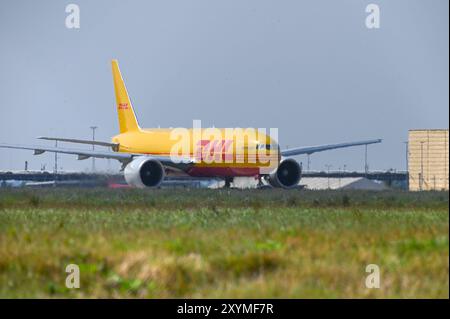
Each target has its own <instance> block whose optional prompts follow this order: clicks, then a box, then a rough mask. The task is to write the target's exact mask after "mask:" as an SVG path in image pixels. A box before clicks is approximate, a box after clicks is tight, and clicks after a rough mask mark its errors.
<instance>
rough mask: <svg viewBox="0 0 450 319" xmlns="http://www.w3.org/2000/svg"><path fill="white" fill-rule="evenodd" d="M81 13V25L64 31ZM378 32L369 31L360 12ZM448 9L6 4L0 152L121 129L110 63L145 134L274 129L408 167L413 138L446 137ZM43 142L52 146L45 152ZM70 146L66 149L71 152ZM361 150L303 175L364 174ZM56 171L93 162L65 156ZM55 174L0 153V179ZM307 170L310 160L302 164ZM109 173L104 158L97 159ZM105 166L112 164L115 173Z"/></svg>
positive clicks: (0, 54) (354, 1) (288, 140)
mask: <svg viewBox="0 0 450 319" xmlns="http://www.w3.org/2000/svg"><path fill="white" fill-rule="evenodd" d="M69 3H75V4H78V5H79V7H80V10H81V21H80V22H81V28H80V29H78V30H76V29H67V28H66V26H65V18H66V16H67V13H66V12H65V7H66V5H67V4H69ZM369 3H375V4H378V5H379V6H380V9H381V28H380V29H368V28H367V27H366V25H365V19H366V16H367V13H366V12H365V8H366V6H367V4H369ZM448 6H449V2H448V1H447V0H432V1H425V0H396V1H387V0H383V1H382V0H372V1H362V0H361V1H358V0H342V1H335V0H328V1H325V0H321V1H318V0H308V1H298V0H292V1H287V0H285V1H275V0H272V1H264V0H253V1H249V0H247V1H242V0H232V1H231V0H215V1H211V0H202V1H198V0H179V1H175V0H172V1H162V0H160V1H126V2H125V1H99V0H96V1H81V0H78V1H75V0H74V1H56V0H55V1H16V0H15V1H12V0H10V1H6V0H2V1H0V47H1V50H0V96H1V104H0V110H1V111H0V143H2V142H3V143H5V142H6V143H20V144H31V145H36V144H45V145H48V144H49V143H45V142H42V141H37V140H35V137H36V136H39V135H52V136H63V137H77V138H89V137H90V134H91V133H90V130H89V126H91V125H97V126H99V129H98V132H97V137H98V139H102V140H109V139H110V137H111V136H113V135H115V134H117V132H118V123H117V115H116V112H115V102H114V91H113V86H112V79H111V70H110V60H111V59H112V58H117V59H118V60H119V63H120V67H121V70H122V74H123V76H124V79H125V82H126V84H127V87H128V91H129V93H130V95H131V98H132V99H133V106H134V108H135V111H136V113H137V116H138V118H139V122H140V124H141V125H142V126H144V127H157V126H161V127H166V126H167V127H170V126H172V127H184V126H188V127H190V126H192V120H193V119H200V120H202V124H203V125H204V126H212V125H215V126H216V127H219V126H220V127H266V128H270V127H276V128H278V129H279V139H280V144H281V146H282V147H283V148H284V147H286V146H289V147H294V146H307V145H316V144H324V143H337V142H346V141H352V140H360V139H366V138H383V140H384V141H383V143H382V144H379V145H374V146H371V147H370V148H369V165H370V168H371V169H389V168H395V169H404V167H405V156H404V154H405V148H404V145H403V143H402V142H403V141H405V140H406V139H407V133H408V129H413V128H448V123H449V122H448V121H449V120H448V117H449V93H448V86H449V73H448V72H449V64H448V63H449V51H448V48H449V42H448V41H449V40H448V38H449V34H448V32H449V16H448V12H449V8H448ZM50 144H51V143H50ZM67 146H69V145H67ZM363 149H364V148H363V147H358V148H356V149H345V150H337V151H330V152H324V153H318V154H314V155H312V157H311V160H312V162H311V168H313V169H325V164H332V165H333V169H338V168H339V167H341V168H342V167H343V166H344V165H346V166H347V168H348V169H355V170H362V169H363V167H364V163H363V160H364V151H363ZM59 159H60V160H59V161H60V166H62V167H63V168H64V169H80V170H84V169H88V168H90V165H91V162H90V161H89V160H88V161H81V162H80V161H77V160H76V159H75V158H74V157H73V156H70V155H60V156H59ZM25 160H28V161H29V166H30V169H40V166H41V164H44V163H47V167H48V168H49V167H51V166H52V165H53V156H52V155H47V154H44V155H40V156H32V155H31V152H29V151H20V150H2V149H0V170H8V169H22V168H23V166H24V161H25ZM299 160H301V161H303V162H305V161H306V160H305V158H303V157H299ZM97 163H98V166H100V167H103V168H106V167H107V162H106V161H103V160H97ZM111 166H112V167H114V168H117V167H118V165H116V164H114V165H113V164H112V163H111Z"/></svg>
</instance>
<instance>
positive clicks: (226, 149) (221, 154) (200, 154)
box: [195, 140, 233, 162]
mask: <svg viewBox="0 0 450 319" xmlns="http://www.w3.org/2000/svg"><path fill="white" fill-rule="evenodd" d="M232 144H233V141H232V140H228V141H226V140H221V141H219V140H213V141H210V140H200V141H198V143H197V152H196V154H195V158H196V159H197V160H198V161H208V162H221V161H233V153H232V152H233V149H232V148H231V150H230V147H231V146H232Z"/></svg>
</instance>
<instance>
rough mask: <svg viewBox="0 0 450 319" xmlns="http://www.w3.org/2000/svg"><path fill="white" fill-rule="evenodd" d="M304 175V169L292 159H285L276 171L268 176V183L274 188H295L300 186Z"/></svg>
mask: <svg viewBox="0 0 450 319" xmlns="http://www.w3.org/2000/svg"><path fill="white" fill-rule="evenodd" d="M301 175H302V168H301V167H300V165H299V164H298V163H297V161H296V160H294V159H292V158H288V159H284V160H282V161H281V162H280V164H279V165H278V168H277V170H276V171H274V172H273V173H271V174H270V175H269V176H268V182H269V184H270V185H271V186H273V187H281V188H293V187H295V186H297V185H298V183H299V182H300V178H301Z"/></svg>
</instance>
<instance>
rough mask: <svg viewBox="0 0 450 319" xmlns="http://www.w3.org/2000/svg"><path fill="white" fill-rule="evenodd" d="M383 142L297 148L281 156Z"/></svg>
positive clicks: (379, 140) (377, 140)
mask: <svg viewBox="0 0 450 319" xmlns="http://www.w3.org/2000/svg"><path fill="white" fill-rule="evenodd" d="M381 141H382V140H381V139H375V140H366V141H359V142H350V143H338V144H326V145H319V146H307V147H296V148H290V149H286V150H282V151H281V155H282V156H285V157H288V156H295V155H301V154H308V155H310V154H312V153H316V152H323V151H328V150H334V149H337V148H344V147H351V146H359V145H368V144H375V143H381Z"/></svg>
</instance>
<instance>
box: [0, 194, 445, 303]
mask: <svg viewBox="0 0 450 319" xmlns="http://www.w3.org/2000/svg"><path fill="white" fill-rule="evenodd" d="M448 200H449V194H448V192H423V193H408V192H393V191H390V192H363V191H298V190H292V191H283V190H241V191H240V190H136V189H126V190H124V189H121V190H106V189H83V190H81V189H37V190H0V297H3V298H15V297H31V298H36V297H38V298H40V297H44V298H56V297H63V298H65V297H69V298H73V297H88V298H92V297H94V298H98V297H101V298H103V297H118V298H122V297H131V298H135V297H138V298H143V297H145V298H166V297H176V298H179V297H194V298H196V297H211V298H218V297H225V298H228V297H231V298H241V297H242V298H281V297H286V298H353V297H356V298H366V297H370V298H406V297H407V298H419V297H425V298H428V297H437V298H448V297H449V208H448ZM68 264H77V265H79V267H80V278H81V287H80V288H79V289H68V288H66V287H65V280H66V276H67V275H68V274H67V273H66V272H65V267H66V265H68ZM368 264H377V265H378V266H379V268H380V271H381V282H380V283H381V287H380V288H379V289H368V288H366V286H365V280H366V276H367V275H368V273H366V272H365V267H366V265H368Z"/></svg>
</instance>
